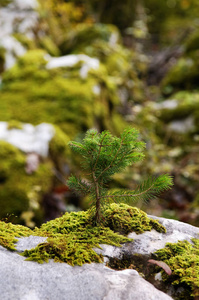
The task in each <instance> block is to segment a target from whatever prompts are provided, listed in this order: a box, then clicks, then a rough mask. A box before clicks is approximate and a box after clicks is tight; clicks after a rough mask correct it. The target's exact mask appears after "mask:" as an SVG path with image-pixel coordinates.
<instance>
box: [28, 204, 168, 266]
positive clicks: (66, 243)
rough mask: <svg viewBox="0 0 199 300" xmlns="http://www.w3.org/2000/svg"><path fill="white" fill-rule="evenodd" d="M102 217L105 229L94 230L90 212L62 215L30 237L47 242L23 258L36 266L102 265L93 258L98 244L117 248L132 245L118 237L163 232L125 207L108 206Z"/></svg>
mask: <svg viewBox="0 0 199 300" xmlns="http://www.w3.org/2000/svg"><path fill="white" fill-rule="evenodd" d="M104 217H105V227H100V226H99V227H96V226H94V225H93V223H92V218H91V212H90V211H87V212H72V213H65V214H64V215H63V216H62V217H60V218H57V219H55V220H52V221H49V222H47V223H45V224H43V225H42V226H41V227H40V228H36V229H35V230H34V234H36V235H41V236H47V237H48V240H47V242H46V243H42V244H39V245H38V246H37V247H36V248H35V249H32V250H26V251H25V252H24V254H23V255H24V256H26V257H28V260H35V261H38V262H40V263H41V262H44V261H46V262H47V261H48V260H49V259H54V260H55V261H59V262H67V263H68V264H71V265H76V264H77V265H82V264H84V263H90V262H102V261H103V260H102V256H100V255H98V254H96V252H95V251H94V250H93V248H94V247H99V244H109V245H114V246H117V247H120V246H121V243H125V242H130V241H132V240H131V239H129V238H127V237H125V236H123V235H121V234H120V233H125V234H127V233H129V232H132V231H135V232H137V233H141V232H144V231H145V230H151V229H152V228H155V229H158V231H161V232H165V228H163V226H162V225H160V224H159V226H158V225H157V222H154V221H153V220H151V219H149V218H148V217H147V215H146V214H145V213H144V212H142V211H140V210H139V209H137V208H133V207H130V206H128V205H126V204H120V205H117V204H111V205H110V206H109V207H107V208H106V210H105V215H104ZM109 226H110V227H109ZM118 232H119V233H118Z"/></svg>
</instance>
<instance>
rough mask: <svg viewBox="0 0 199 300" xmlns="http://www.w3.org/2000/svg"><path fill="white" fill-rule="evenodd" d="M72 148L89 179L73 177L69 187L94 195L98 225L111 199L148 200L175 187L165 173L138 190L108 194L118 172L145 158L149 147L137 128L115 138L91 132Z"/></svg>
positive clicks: (145, 182)
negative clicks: (79, 158)
mask: <svg viewBox="0 0 199 300" xmlns="http://www.w3.org/2000/svg"><path fill="white" fill-rule="evenodd" d="M69 146H70V147H71V149H72V150H73V151H75V152H76V153H78V154H79V155H81V156H82V157H83V163H82V166H83V168H84V169H85V170H86V173H87V175H86V176H85V177H86V180H82V179H81V178H77V177H75V176H73V175H72V176H71V177H70V178H69V180H68V182H67V184H68V186H69V187H70V189H72V190H75V191H76V192H77V193H79V194H84V195H89V196H90V199H91V203H92V204H91V206H93V207H94V208H95V221H96V223H98V224H99V223H101V220H102V218H103V215H102V207H103V206H104V205H105V203H106V202H107V201H109V200H110V199H112V200H115V201H119V202H121V201H123V202H128V203H133V202H135V201H138V200H143V201H148V200H149V199H153V198H154V197H156V196H157V195H159V194H160V193H161V192H163V191H165V190H167V189H169V188H171V186H172V178H171V176H169V175H167V174H165V175H161V176H159V177H157V178H153V177H149V178H148V179H147V180H146V181H144V182H143V183H142V184H141V185H140V186H138V187H137V188H136V189H135V190H134V191H126V190H125V191H116V192H114V193H109V192H107V190H106V188H105V186H106V183H107V182H108V181H110V180H111V178H112V176H113V175H114V174H115V173H118V172H121V171H122V170H123V169H125V168H126V167H127V166H130V165H132V164H134V163H136V162H139V161H141V160H142V159H143V158H144V154H143V153H142V151H143V149H144V147H145V144H144V143H143V142H142V141H140V140H139V132H138V130H137V129H135V128H127V129H125V130H124V132H123V133H122V134H121V136H120V137H115V136H113V135H112V134H111V133H110V132H109V131H107V130H106V131H103V132H102V133H98V132H97V130H94V129H92V130H88V131H87V132H86V135H85V138H84V139H83V141H82V143H78V142H70V143H69Z"/></svg>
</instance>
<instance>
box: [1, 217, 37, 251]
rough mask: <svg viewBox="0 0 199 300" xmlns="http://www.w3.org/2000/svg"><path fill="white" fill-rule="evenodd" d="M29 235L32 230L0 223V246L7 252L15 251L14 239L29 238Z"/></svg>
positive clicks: (15, 240)
mask: <svg viewBox="0 0 199 300" xmlns="http://www.w3.org/2000/svg"><path fill="white" fill-rule="evenodd" d="M31 233H32V230H31V229H29V228H28V227H25V226H22V225H14V224H12V223H5V222H3V221H0V245H1V246H3V247H5V248H7V249H9V250H16V249H15V245H14V243H16V242H17V239H16V237H22V236H29V235H31Z"/></svg>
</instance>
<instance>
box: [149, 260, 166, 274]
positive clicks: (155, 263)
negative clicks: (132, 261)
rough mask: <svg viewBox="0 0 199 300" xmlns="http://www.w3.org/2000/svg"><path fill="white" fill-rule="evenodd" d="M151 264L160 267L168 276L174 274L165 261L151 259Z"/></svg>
mask: <svg viewBox="0 0 199 300" xmlns="http://www.w3.org/2000/svg"><path fill="white" fill-rule="evenodd" d="M148 262H149V263H151V264H154V265H157V266H159V267H160V268H162V269H163V270H164V271H165V272H166V273H167V274H168V275H171V274H172V271H171V269H170V267H169V266H168V265H167V264H166V263H165V262H163V261H160V260H154V259H149V260H148Z"/></svg>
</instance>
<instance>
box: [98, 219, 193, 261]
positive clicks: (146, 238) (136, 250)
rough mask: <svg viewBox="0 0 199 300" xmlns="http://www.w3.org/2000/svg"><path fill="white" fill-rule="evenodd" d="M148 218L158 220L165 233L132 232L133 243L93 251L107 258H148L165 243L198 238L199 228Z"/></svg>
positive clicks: (169, 220) (130, 236) (102, 246)
mask: <svg viewBox="0 0 199 300" xmlns="http://www.w3.org/2000/svg"><path fill="white" fill-rule="evenodd" d="M149 217H150V218H153V219H156V220H159V222H160V223H161V224H162V225H163V226H164V227H165V228H166V229H167V232H166V233H159V232H157V231H155V230H154V229H153V230H151V231H145V232H144V233H142V234H136V233H135V232H132V233H130V234H129V235H128V237H129V238H132V239H133V240H134V242H133V243H126V244H124V245H123V246H122V247H121V248H118V247H114V246H111V245H101V248H102V249H99V248H97V249H95V251H96V252H97V253H98V254H102V255H103V256H104V257H106V261H108V259H109V258H118V259H121V258H122V257H124V256H126V255H127V256H128V257H129V256H131V255H134V254H142V255H146V256H150V255H151V254H152V253H154V252H155V251H157V250H158V249H161V248H164V247H165V245H166V243H177V242H178V241H183V240H187V241H189V242H191V239H192V238H199V228H198V227H195V226H192V225H189V224H186V223H183V222H179V221H176V220H171V219H165V218H157V217H154V216H149Z"/></svg>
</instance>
